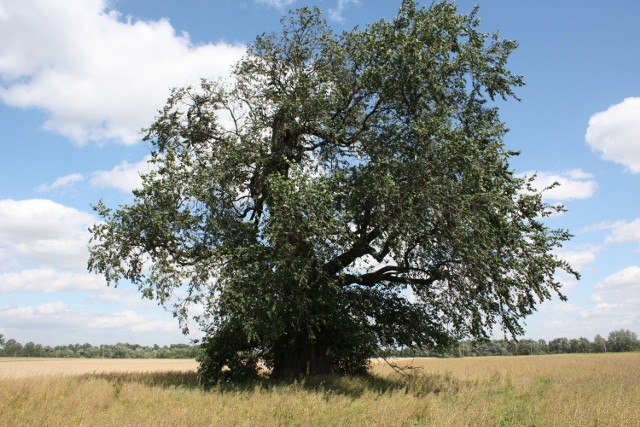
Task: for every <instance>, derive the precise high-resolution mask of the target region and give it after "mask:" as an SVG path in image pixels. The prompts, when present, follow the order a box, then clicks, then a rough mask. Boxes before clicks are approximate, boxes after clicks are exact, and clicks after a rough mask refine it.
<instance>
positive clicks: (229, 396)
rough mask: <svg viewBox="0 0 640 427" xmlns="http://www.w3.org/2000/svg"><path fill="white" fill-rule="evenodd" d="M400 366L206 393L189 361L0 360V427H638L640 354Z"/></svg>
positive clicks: (432, 361)
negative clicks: (400, 370)
mask: <svg viewBox="0 0 640 427" xmlns="http://www.w3.org/2000/svg"><path fill="white" fill-rule="evenodd" d="M393 362H394V363H395V364H397V365H398V366H401V367H410V368H411V369H408V370H406V372H408V373H409V374H410V375H409V376H403V375H401V374H399V373H397V372H396V370H394V369H392V368H391V367H390V366H388V365H387V364H386V363H384V362H382V361H380V360H375V361H373V363H372V371H373V373H374V376H373V377H372V378H368V379H365V378H341V377H323V378H314V379H310V380H306V381H302V382H296V383H293V384H274V383H268V382H256V383H252V384H249V385H242V386H240V385H222V386H219V387H218V388H217V389H214V390H210V391H204V390H202V389H201V388H200V387H198V385H197V377H196V374H195V369H196V366H197V365H196V363H195V361H192V360H100V359H65V360H57V359H53V360H52V359H0V425H1V426H12V427H13V426H640V353H621V354H603V355H557V356H552V355H549V356H518V357H477V358H463V359H429V358H425V359H395V360H394V361H393Z"/></svg>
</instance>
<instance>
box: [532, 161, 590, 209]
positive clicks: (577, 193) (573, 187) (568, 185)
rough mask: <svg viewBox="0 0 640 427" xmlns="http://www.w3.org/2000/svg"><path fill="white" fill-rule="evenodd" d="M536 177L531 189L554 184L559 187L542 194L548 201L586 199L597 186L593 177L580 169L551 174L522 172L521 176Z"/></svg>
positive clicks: (539, 188) (540, 188)
mask: <svg viewBox="0 0 640 427" xmlns="http://www.w3.org/2000/svg"><path fill="white" fill-rule="evenodd" d="M534 174H535V175H536V179H535V181H534V182H533V187H534V188H536V189H537V190H539V191H540V190H542V189H544V188H546V187H549V186H551V185H552V184H553V183H554V182H558V183H559V184H560V185H558V186H556V187H554V188H552V189H551V190H547V191H545V192H544V193H543V195H544V198H545V199H548V200H559V201H565V200H573V199H588V198H590V197H591V196H593V194H594V193H595V191H596V189H597V188H598V184H597V183H596V181H595V180H594V179H593V175H591V174H590V173H587V172H585V171H583V170H581V169H572V170H568V171H565V172H561V173H552V172H532V171H529V172H524V173H523V174H522V175H525V176H532V175H534Z"/></svg>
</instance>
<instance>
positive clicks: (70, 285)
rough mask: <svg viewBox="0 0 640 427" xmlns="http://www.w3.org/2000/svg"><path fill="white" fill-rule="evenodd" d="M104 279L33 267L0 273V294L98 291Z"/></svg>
mask: <svg viewBox="0 0 640 427" xmlns="http://www.w3.org/2000/svg"><path fill="white" fill-rule="evenodd" d="M103 288H105V283H104V280H103V279H102V278H100V277H98V276H95V275H90V274H87V273H80V272H71V271H58V270H55V269H52V268H34V269H28V270H21V271H15V272H8V273H0V294H2V293H10V292H46V293H55V292H77V291H100V290H102V289H103Z"/></svg>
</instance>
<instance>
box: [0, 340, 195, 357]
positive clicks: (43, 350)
mask: <svg viewBox="0 0 640 427" xmlns="http://www.w3.org/2000/svg"><path fill="white" fill-rule="evenodd" d="M198 351H199V346H197V345H196V346H192V345H188V344H171V345H169V346H162V347H161V346H158V345H154V346H144V345H138V344H129V343H118V344H103V345H100V346H97V347H96V346H94V345H91V344H89V343H86V344H70V345H56V346H49V345H41V344H34V343H32V342H28V343H26V344H24V345H23V344H21V343H19V342H17V341H16V340H13V339H9V340H6V341H5V340H3V339H2V335H0V357H66V358H71V357H82V358H105V359H194V358H195V357H196V355H197V353H198Z"/></svg>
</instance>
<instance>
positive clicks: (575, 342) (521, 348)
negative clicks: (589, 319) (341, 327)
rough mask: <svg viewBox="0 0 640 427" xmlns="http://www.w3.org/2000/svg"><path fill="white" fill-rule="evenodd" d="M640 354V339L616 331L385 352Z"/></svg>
mask: <svg viewBox="0 0 640 427" xmlns="http://www.w3.org/2000/svg"><path fill="white" fill-rule="evenodd" d="M638 350H640V341H639V340H638V336H637V335H636V334H635V333H634V332H632V331H629V330H626V329H621V330H618V331H613V332H611V333H610V334H609V337H608V338H607V339H605V338H603V337H602V336H600V335H596V336H595V338H594V339H593V341H590V340H589V339H587V338H584V337H581V338H572V339H568V338H556V339H553V340H551V341H548V342H547V341H545V340H532V339H519V340H517V341H516V340H506V339H503V340H481V341H477V340H475V341H474V340H463V341H459V342H457V343H456V344H455V345H454V346H451V347H449V348H446V349H438V350H433V349H420V348H400V349H399V348H392V349H384V350H383V351H382V354H383V355H384V356H386V357H467V356H524V355H536V354H564V353H606V352H625V351H638Z"/></svg>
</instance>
